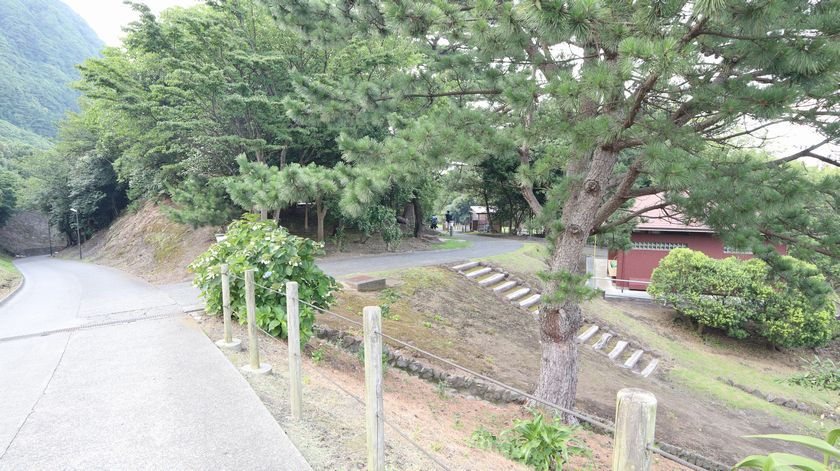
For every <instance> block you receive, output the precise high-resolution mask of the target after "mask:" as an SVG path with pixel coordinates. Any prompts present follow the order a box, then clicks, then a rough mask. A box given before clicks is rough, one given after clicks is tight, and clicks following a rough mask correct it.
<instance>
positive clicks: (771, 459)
mask: <svg viewBox="0 0 840 471" xmlns="http://www.w3.org/2000/svg"><path fill="white" fill-rule="evenodd" d="M749 438H764V439H771V440H782V441H785V442H788V443H793V444H796V445H801V446H804V447H807V448H810V449H812V450H815V451H817V452H818V453H820V454H821V455H822V456H823V461H822V462H819V461H816V460H813V459H811V458H807V457H804V456H799V455H794V454H791V453H770V454H769V455H766V456H762V455H753V456H749V457H747V458H745V459H743V460H742V461H740V462H739V463H738V464H736V465H735V466H734V467H733V468H732V469H733V470H735V469H759V470H761V471H774V470H776V471H782V470H791V471H795V470H799V471H833V470H836V469H838V468H837V466H838V465H840V448H837V444H838V442H839V441H840V429H834V430H832V431H830V432H829V433H828V434H827V435H826V438H825V440H820V439H818V438H813V437H809V436H805V435H784V434H772V435H751V436H749Z"/></svg>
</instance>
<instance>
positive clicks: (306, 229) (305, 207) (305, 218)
mask: <svg viewBox="0 0 840 471" xmlns="http://www.w3.org/2000/svg"><path fill="white" fill-rule="evenodd" d="M303 232H306V233H307V234H308V233H309V203H303Z"/></svg>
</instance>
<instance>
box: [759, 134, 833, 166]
mask: <svg viewBox="0 0 840 471" xmlns="http://www.w3.org/2000/svg"><path fill="white" fill-rule="evenodd" d="M831 140H832V138H831V137H827V138H825V139H823V140H822V141H820V142H818V143H816V144H814V145H812V146H810V147H806V148H805V149H802V150H800V151H799V152H795V153H793V154H790V155H789V156H787V157H782V158H780V159H776V160H771V161H770V162H768V163H767V166H768V167H778V166H779V165H782V164H784V163H787V162H792V161H794V160H796V159H801V158H802V157H814V158H816V159H819V160H822V161H823V162H827V163H830V164H832V165H836V166H838V167H840V161H835V160H832V159H829V158H827V157H823V156H821V155H817V154H814V153H813V151H814V150H815V149H818V148H820V147H822V146H824V145H826V144H828V143H829V142H830V141H831Z"/></svg>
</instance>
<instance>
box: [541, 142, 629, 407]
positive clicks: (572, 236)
mask: <svg viewBox="0 0 840 471" xmlns="http://www.w3.org/2000/svg"><path fill="white" fill-rule="evenodd" d="M616 159H617V153H615V152H610V151H605V150H603V149H600V148H599V149H597V150H596V151H595V152H594V154H593V156H592V161H591V163H590V165H589V168H587V169H581V171H579V172H574V173H579V174H580V175H581V176H582V178H581V179H580V180H581V181H580V183H578V184H576V185H574V186H573V187H572V188H571V189H570V190H571V191H570V194H569V197H568V199H567V200H566V202H565V203H564V205H563V214H562V217H561V221H562V223H563V232H561V233H559V234H557V235H556V237H555V244H554V253H553V254H552V255H551V258H550V260H549V271H550V272H551V273H571V274H573V275H582V274H583V273H584V271H585V266H584V264H583V263H581V260H582V254H583V250H584V247H585V245H586V239H587V238H588V237H589V234H590V233H591V232H592V230H593V226H594V224H595V217H596V214H597V212H598V209H599V207H600V205H601V203H602V199H603V196H604V189H605V188H606V187H607V180H608V177H609V175H610V174H611V172H612V169H613V167H614V166H615V162H616ZM559 287H560V281H558V279H556V278H554V279H549V280H548V281H546V282H545V283H544V287H543V288H544V291H543V293H545V294H546V298H549V295H550V293H557V292H558V288H559ZM549 299H550V298H549ZM582 325H583V316H582V314H581V309H580V304H579V302H578V301H577V300H575V299H566V300H564V301H558V302H554V303H552V302H551V301H548V302H546V304H545V305H544V306H543V307H542V309H541V311H540V343H541V345H542V355H541V356H542V360H541V364H540V377H539V382H538V384H537V389H536V392H535V395H536V396H537V397H539V398H540V399H543V400H545V401H548V402H551V403H554V404H557V405H559V406H562V407H565V408H567V409H572V408H574V405H575V394H576V393H577V379H578V347H577V344H576V343H575V337H576V335H577V332H578V330H580V328H581V326H582ZM564 420H566V421H567V422H568V423H575V419H574V418H572V417H571V416H568V415H566V416H564Z"/></svg>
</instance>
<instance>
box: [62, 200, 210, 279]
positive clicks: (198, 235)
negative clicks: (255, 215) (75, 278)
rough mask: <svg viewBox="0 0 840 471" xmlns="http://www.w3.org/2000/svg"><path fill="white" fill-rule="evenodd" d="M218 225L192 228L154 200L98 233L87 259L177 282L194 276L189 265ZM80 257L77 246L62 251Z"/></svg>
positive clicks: (87, 245) (85, 250)
mask: <svg viewBox="0 0 840 471" xmlns="http://www.w3.org/2000/svg"><path fill="white" fill-rule="evenodd" d="M215 232H216V228H213V227H200V228H198V229H193V228H192V227H190V226H187V225H184V224H178V223H175V222H172V221H171V220H170V219H169V218H168V217H167V215H166V214H165V213H164V211H163V209H162V208H161V207H160V206H158V205H155V204H153V203H151V202H146V203H143V204H142V205H141V206H140V207H139V209H137V211H136V212H126V213H124V214H123V215H122V216H120V217H119V219H117V220H116V221H114V223H113V224H111V226H110V227H109V228H107V229H104V230H102V231H99V232H97V233H96V234H95V235H94V236H93V237H91V239H90V240H89V241H87V242H86V243H85V244H84V245H83V247H82V252H83V254H84V257H85V260H87V261H90V262H94V263H99V264H102V265H108V266H112V267H114V268H118V269H120V270H124V271H127V272H129V273H131V274H133V275H135V276H139V277H141V278H143V279H145V280H146V281H149V282H150V283H158V284H164V283H177V282H181V281H186V280H189V279H191V276H192V275H191V274H190V273H189V272H187V268H186V267H187V265H189V264H190V263H191V262H192V261H193V260H194V259H195V258H196V257H197V256H198V255H199V254H201V253H202V252H204V251H205V250H207V247H209V246H210V244H212V243H214V242H215V241H216V239H215V236H214V234H215ZM77 256H78V247H70V248H68V249H65V250H64V251H62V253H61V257H63V258H74V257H77Z"/></svg>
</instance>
